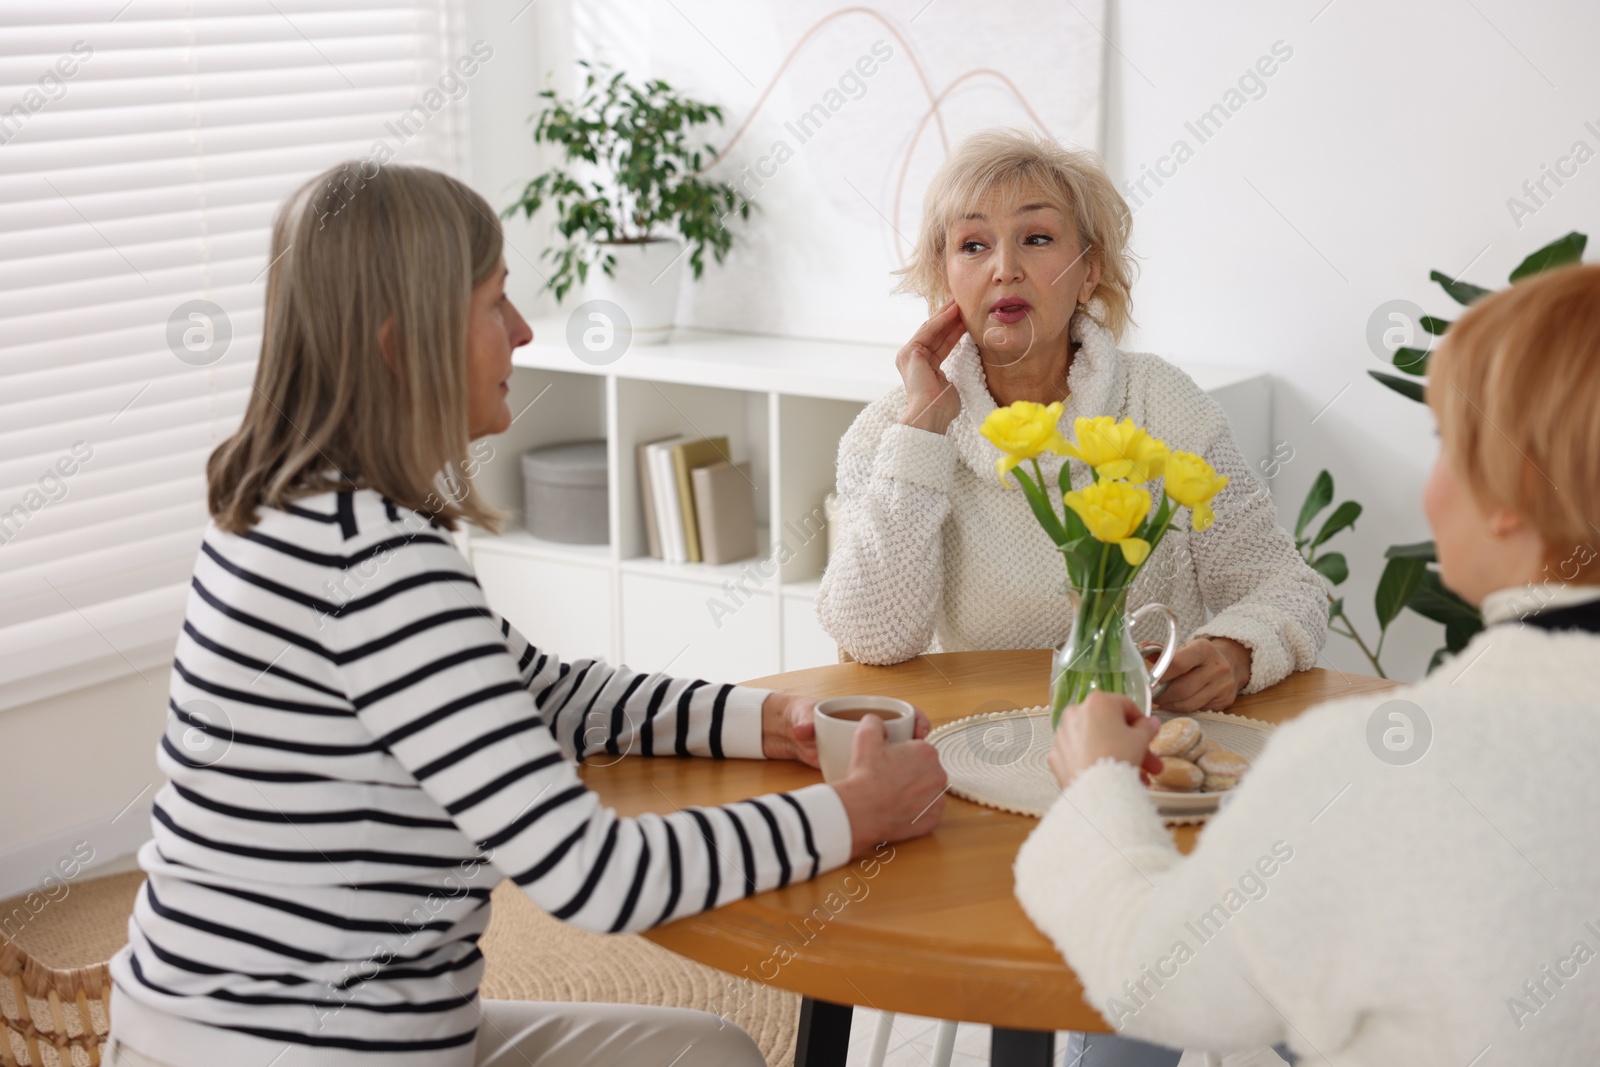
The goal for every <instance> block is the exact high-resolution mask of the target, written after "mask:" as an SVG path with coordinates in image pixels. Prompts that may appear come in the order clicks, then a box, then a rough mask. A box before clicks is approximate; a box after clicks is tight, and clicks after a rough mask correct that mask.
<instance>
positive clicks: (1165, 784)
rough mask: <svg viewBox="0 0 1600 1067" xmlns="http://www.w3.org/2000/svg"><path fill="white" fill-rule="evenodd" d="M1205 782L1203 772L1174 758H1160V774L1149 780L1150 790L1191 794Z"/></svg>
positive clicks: (1187, 762) (1186, 762) (1188, 763)
mask: <svg viewBox="0 0 1600 1067" xmlns="http://www.w3.org/2000/svg"><path fill="white" fill-rule="evenodd" d="M1203 781H1205V772H1203V771H1202V770H1201V769H1200V768H1199V767H1196V766H1195V765H1194V764H1192V763H1190V762H1189V761H1188V760H1186V759H1178V758H1177V757H1175V756H1163V757H1162V758H1161V773H1160V774H1157V775H1154V776H1152V777H1151V779H1150V786H1151V788H1152V789H1159V790H1162V791H1164V792H1167V793H1193V792H1194V791H1195V790H1196V789H1199V788H1200V783H1201V782H1203Z"/></svg>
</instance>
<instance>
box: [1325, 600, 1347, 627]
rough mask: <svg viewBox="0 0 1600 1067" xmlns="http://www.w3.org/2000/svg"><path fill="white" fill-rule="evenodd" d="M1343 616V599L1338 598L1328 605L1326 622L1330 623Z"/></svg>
mask: <svg viewBox="0 0 1600 1067" xmlns="http://www.w3.org/2000/svg"><path fill="white" fill-rule="evenodd" d="M1343 614H1344V597H1339V598H1338V599H1336V600H1334V601H1333V602H1332V603H1330V604H1329V605H1328V621H1329V622H1332V621H1333V620H1334V619H1337V618H1338V617H1339V616H1340V615H1343Z"/></svg>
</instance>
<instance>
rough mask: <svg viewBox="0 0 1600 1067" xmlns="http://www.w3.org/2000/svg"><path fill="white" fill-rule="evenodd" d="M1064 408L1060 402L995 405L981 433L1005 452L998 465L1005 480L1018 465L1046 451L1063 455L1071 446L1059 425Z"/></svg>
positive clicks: (1001, 476)
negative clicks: (1064, 437) (999, 406)
mask: <svg viewBox="0 0 1600 1067" xmlns="http://www.w3.org/2000/svg"><path fill="white" fill-rule="evenodd" d="M1061 408H1062V405H1061V403H1060V402H1059V401H1057V402H1056V403H1054V404H1050V405H1048V406H1046V405H1044V404H1036V403H1034V402H1033V401H1031V400H1018V401H1017V402H1016V403H1015V404H1012V405H1010V406H1009V407H1003V408H995V409H994V410H993V411H991V412H990V413H989V417H988V418H986V419H984V420H983V426H982V427H981V428H980V429H979V431H978V432H979V433H981V434H983V436H985V437H987V438H988V439H989V440H990V441H991V442H993V444H994V446H995V447H996V448H998V449H999V450H1000V451H1002V452H1004V453H1005V455H1004V456H1002V457H1001V458H1000V459H998V460H996V461H995V465H994V467H995V470H996V471H998V472H999V474H1000V480H1001V481H1002V482H1003V481H1005V480H1006V475H1007V474H1010V473H1011V469H1012V468H1013V467H1015V466H1016V465H1017V464H1019V463H1022V462H1024V461H1026V460H1030V459H1034V458H1035V457H1037V456H1039V455H1041V454H1042V453H1045V452H1055V453H1057V454H1058V455H1059V454H1061V453H1062V451H1063V450H1064V449H1065V448H1066V447H1067V443H1066V441H1065V439H1063V438H1062V436H1061V431H1060V430H1059V429H1057V427H1056V424H1057V423H1058V422H1060V421H1061Z"/></svg>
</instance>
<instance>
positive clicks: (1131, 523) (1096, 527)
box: [1065, 479, 1150, 567]
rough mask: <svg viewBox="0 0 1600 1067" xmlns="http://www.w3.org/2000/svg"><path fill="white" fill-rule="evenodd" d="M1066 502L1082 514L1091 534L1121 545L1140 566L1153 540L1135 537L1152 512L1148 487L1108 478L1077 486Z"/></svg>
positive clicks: (1127, 556) (1124, 554)
mask: <svg viewBox="0 0 1600 1067" xmlns="http://www.w3.org/2000/svg"><path fill="white" fill-rule="evenodd" d="M1065 503H1066V505H1067V507H1069V508H1071V509H1072V510H1073V511H1075V512H1077V513H1078V517H1079V518H1081V519H1082V520H1083V525H1084V526H1085V527H1087V528H1088V530H1089V536H1091V537H1093V538H1094V539H1095V540H1096V541H1104V542H1106V543H1107V544H1114V545H1117V546H1118V547H1120V548H1121V549H1122V558H1123V559H1125V560H1127V561H1128V563H1129V565H1130V566H1134V567H1137V566H1138V565H1139V564H1141V563H1143V562H1144V559H1145V557H1146V556H1148V555H1149V554H1150V542H1148V541H1146V540H1145V539H1144V538H1142V537H1135V536H1133V532H1134V531H1135V530H1137V529H1138V528H1139V524H1140V523H1141V522H1143V521H1144V517H1145V516H1146V515H1148V514H1149V513H1150V494H1149V493H1147V492H1146V491H1145V490H1143V489H1135V488H1133V486H1131V485H1129V484H1128V483H1127V482H1120V481H1112V480H1110V479H1106V480H1103V481H1098V482H1095V483H1094V484H1092V485H1087V486H1084V488H1082V489H1074V490H1073V491H1072V492H1070V493H1068V494H1067V495H1066V497H1065Z"/></svg>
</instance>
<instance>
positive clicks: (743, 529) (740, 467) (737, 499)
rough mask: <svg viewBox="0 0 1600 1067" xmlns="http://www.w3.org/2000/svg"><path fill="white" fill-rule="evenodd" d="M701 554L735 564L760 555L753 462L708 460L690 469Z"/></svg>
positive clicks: (707, 557) (716, 561)
mask: <svg viewBox="0 0 1600 1067" xmlns="http://www.w3.org/2000/svg"><path fill="white" fill-rule="evenodd" d="M689 480H690V482H691V483H692V485H693V488H694V513H695V522H696V526H697V527H698V530H699V534H700V555H701V556H702V558H703V559H704V561H705V562H706V563H734V562H736V561H738V560H741V559H749V558H750V557H751V556H753V555H755V554H756V508H755V488H754V485H753V483H752V482H751V480H750V464H749V463H728V462H726V461H724V462H721V463H708V464H707V465H705V466H704V467H696V468H695V469H694V470H693V471H691V472H690V479H689Z"/></svg>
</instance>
